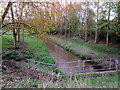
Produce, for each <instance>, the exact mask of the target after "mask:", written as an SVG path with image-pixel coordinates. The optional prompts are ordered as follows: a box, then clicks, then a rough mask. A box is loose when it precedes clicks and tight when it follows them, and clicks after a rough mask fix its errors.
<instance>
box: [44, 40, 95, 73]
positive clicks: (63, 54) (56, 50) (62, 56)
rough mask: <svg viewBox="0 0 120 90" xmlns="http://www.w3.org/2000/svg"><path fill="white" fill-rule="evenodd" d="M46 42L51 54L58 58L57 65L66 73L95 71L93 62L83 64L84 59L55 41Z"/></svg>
mask: <svg viewBox="0 0 120 90" xmlns="http://www.w3.org/2000/svg"><path fill="white" fill-rule="evenodd" d="M45 43H46V46H47V48H48V51H49V52H50V54H51V56H52V57H53V58H54V59H55V60H56V63H57V67H58V68H60V70H61V71H62V72H63V73H64V74H78V73H85V72H95V69H94V68H93V67H92V65H91V64H89V63H84V64H83V60H80V58H77V57H76V56H75V55H73V54H71V53H70V52H68V51H66V50H64V49H63V48H61V47H60V46H58V45H57V44H55V43H54V42H52V41H49V40H48V41H46V42H45ZM78 60H79V62H73V63H63V62H71V61H78ZM88 65H89V66H88Z"/></svg>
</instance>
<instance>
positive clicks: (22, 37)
mask: <svg viewBox="0 0 120 90" xmlns="http://www.w3.org/2000/svg"><path fill="white" fill-rule="evenodd" d="M21 41H22V42H24V29H23V30H22V40H21Z"/></svg>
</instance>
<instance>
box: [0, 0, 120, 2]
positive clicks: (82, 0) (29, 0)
mask: <svg viewBox="0 0 120 90" xmlns="http://www.w3.org/2000/svg"><path fill="white" fill-rule="evenodd" d="M9 1H11V2H15V1H24V2H31V1H32V2H35V1H53V2H54V1H59V2H65V1H68V2H86V1H90V2H96V1H98V0H0V2H9ZM99 1H106V2H116V1H120V0H99Z"/></svg>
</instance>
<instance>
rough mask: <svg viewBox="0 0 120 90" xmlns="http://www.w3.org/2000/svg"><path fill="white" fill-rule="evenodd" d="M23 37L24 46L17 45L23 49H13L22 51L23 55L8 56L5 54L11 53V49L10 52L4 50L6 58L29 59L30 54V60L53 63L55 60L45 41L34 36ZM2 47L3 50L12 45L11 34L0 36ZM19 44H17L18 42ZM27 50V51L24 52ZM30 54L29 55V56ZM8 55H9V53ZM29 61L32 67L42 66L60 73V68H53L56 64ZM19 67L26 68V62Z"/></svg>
mask: <svg viewBox="0 0 120 90" xmlns="http://www.w3.org/2000/svg"><path fill="white" fill-rule="evenodd" d="M24 39H25V42H26V43H27V45H24V46H19V47H22V48H23V50H15V51H17V52H21V51H22V53H23V57H19V58H18V57H16V56H13V55H14V54H13V55H12V54H11V55H12V57H8V58H7V56H6V55H8V54H9V53H12V52H13V51H11V52H8V53H7V52H5V55H3V56H4V57H5V58H6V59H11V58H12V59H16V58H17V59H26V58H27V59H29V58H30V59H31V56H32V59H31V60H32V61H38V62H43V63H48V64H55V60H54V59H53V58H52V56H51V55H50V54H49V52H48V49H47V47H46V45H45V43H44V42H43V41H42V40H40V39H36V38H34V37H27V36H26V37H24ZM2 42H3V43H2V46H3V47H2V48H3V51H5V50H8V48H11V47H13V42H12V36H11V35H3V37H2ZM18 45H19V44H18ZM26 52H27V53H26ZM30 55H31V56H30ZM9 56H10V55H9ZM32 61H31V62H30V64H31V66H34V67H37V68H42V69H44V70H49V71H52V72H55V73H61V72H60V70H58V69H55V68H56V66H47V67H46V66H45V65H42V64H38V63H33V62H32ZM17 65H19V63H18V62H17ZM20 67H22V68H28V67H29V66H28V64H27V63H23V64H21V65H20Z"/></svg>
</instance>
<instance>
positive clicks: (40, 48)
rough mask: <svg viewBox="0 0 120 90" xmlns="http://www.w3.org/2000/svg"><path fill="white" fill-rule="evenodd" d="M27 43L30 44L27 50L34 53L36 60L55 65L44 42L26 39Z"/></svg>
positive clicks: (30, 38)
mask: <svg viewBox="0 0 120 90" xmlns="http://www.w3.org/2000/svg"><path fill="white" fill-rule="evenodd" d="M25 41H26V42H27V44H28V47H27V49H29V50H30V51H31V52H32V53H34V57H35V60H37V61H40V62H44V63H50V64H54V63H55V61H54V60H53V58H52V57H51V56H50V54H49V52H48V50H47V48H46V45H45V43H44V42H43V41H42V40H40V39H39V40H38V39H36V38H33V37H25Z"/></svg>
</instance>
